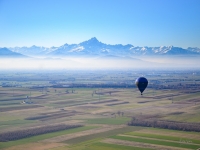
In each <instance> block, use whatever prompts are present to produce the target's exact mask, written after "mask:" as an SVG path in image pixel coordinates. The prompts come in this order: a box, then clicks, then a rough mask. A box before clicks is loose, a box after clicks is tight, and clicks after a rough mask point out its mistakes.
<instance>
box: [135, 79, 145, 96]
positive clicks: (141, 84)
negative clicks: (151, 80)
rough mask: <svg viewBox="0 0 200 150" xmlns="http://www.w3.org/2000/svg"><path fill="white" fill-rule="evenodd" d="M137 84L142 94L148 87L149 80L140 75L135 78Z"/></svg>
mask: <svg viewBox="0 0 200 150" xmlns="http://www.w3.org/2000/svg"><path fill="white" fill-rule="evenodd" d="M135 85H136V86H137V88H138V89H139V90H140V92H141V95H142V92H144V90H145V89H146V87H147V85H148V80H147V79H146V78H145V77H139V78H137V79H136V80H135Z"/></svg>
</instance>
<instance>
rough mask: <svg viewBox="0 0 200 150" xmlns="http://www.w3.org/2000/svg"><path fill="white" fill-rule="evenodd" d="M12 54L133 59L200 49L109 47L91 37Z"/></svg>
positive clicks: (120, 45) (189, 53)
mask: <svg viewBox="0 0 200 150" xmlns="http://www.w3.org/2000/svg"><path fill="white" fill-rule="evenodd" d="M9 49H10V50H11V51H13V52H17V53H21V54H23V55H27V56H31V57H57V58H59V57H67V56H84V57H85V56H104V57H108V56H114V57H133V56H138V55H144V56H146V55H147V56H148V55H194V54H200V48H196V47H195V48H192V47H189V48H187V49H183V48H181V47H174V46H160V47H147V46H146V47H139V46H133V45H131V44H127V45H122V44H116V45H110V44H105V43H102V42H100V41H99V40H97V38H95V37H93V38H91V39H89V40H87V41H84V42H81V43H79V44H64V45H62V46H60V47H51V48H46V47H38V46H32V47H14V48H9Z"/></svg>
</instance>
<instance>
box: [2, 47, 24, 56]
mask: <svg viewBox="0 0 200 150" xmlns="http://www.w3.org/2000/svg"><path fill="white" fill-rule="evenodd" d="M0 57H6V58H7V57H9V58H26V57H27V56H24V55H22V54H20V53H16V52H13V51H11V50H9V49H7V48H0Z"/></svg>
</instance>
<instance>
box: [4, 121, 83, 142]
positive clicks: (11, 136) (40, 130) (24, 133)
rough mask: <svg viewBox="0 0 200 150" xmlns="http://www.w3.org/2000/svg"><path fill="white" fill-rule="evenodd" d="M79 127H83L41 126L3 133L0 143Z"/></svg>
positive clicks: (63, 125)
mask: <svg viewBox="0 0 200 150" xmlns="http://www.w3.org/2000/svg"><path fill="white" fill-rule="evenodd" d="M81 126H83V125H65V124H59V125H51V126H43V127H37V128H31V129H25V130H18V131H11V132H5V133H0V142H6V141H14V140H19V139H22V138H27V137H31V136H35V135H41V134H46V133H51V132H56V131H61V130H67V129H72V128H77V127H81Z"/></svg>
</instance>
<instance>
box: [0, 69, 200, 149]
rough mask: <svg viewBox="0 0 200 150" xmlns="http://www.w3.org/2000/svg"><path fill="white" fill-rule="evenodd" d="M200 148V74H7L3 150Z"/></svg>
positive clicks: (0, 102) (2, 95)
mask: <svg viewBox="0 0 200 150" xmlns="http://www.w3.org/2000/svg"><path fill="white" fill-rule="evenodd" d="M140 76H145V77H146V78H147V79H148V81H149V84H148V87H147V89H146V90H145V91H144V94H143V95H140V92H139V91H138V89H137V88H136V86H135V84H134V82H135V79H136V78H138V77H140ZM198 148H200V71H198V70H179V71H175V70H165V71H163V70H145V71H144V70H135V71H134V70H126V71H125V70H116V71H114V70H113V71H109V70H105V71H100V70H99V71H72V70H70V71H64V70H62V71H34V72H31V71H2V72H1V73H0V149H2V150H15V149H20V150H25V149H30V150H43V149H51V150H65V149H69V150H101V149H106V150H122V149H123V150H124V149H127V150H129V149H134V150H150V149H157V150H160V149H163V150H165V149H166V150H181V149H183V150H186V149H195V150H196V149H198Z"/></svg>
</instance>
